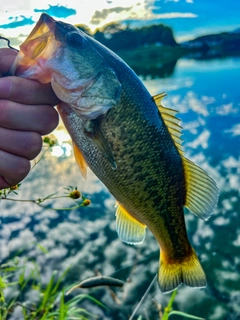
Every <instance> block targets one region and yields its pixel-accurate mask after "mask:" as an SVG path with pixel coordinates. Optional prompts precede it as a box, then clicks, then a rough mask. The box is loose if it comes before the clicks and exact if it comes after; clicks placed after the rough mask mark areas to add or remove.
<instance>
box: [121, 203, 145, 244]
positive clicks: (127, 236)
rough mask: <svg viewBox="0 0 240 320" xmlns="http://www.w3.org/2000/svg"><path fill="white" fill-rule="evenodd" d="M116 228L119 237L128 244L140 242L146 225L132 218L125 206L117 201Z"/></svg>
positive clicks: (143, 236)
mask: <svg viewBox="0 0 240 320" xmlns="http://www.w3.org/2000/svg"><path fill="white" fill-rule="evenodd" d="M116 229H117V233H118V236H119V238H120V239H121V240H122V241H124V242H127V243H129V244H140V243H142V242H143V240H144V238H145V233H146V226H145V225H144V224H142V223H140V222H139V221H137V220H136V219H135V218H133V217H132V216H131V215H130V214H129V213H128V212H127V210H126V209H125V208H123V207H122V206H121V205H120V204H119V203H117V211H116Z"/></svg>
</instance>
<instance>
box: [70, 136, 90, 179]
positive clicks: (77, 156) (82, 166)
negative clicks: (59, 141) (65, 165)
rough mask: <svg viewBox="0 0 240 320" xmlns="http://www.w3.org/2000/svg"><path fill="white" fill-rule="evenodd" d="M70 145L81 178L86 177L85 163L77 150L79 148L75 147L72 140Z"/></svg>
mask: <svg viewBox="0 0 240 320" xmlns="http://www.w3.org/2000/svg"><path fill="white" fill-rule="evenodd" d="M72 145H73V153H74V157H75V159H76V162H77V164H78V167H79V169H80V172H81V174H82V176H83V178H84V179H86V178H87V164H86V161H85V159H84V157H83V155H82V153H81V151H80V150H79V148H78V147H77V145H76V144H75V143H74V142H73V141H72Z"/></svg>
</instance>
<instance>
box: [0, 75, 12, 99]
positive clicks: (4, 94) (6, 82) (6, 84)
mask: <svg viewBox="0 0 240 320" xmlns="http://www.w3.org/2000/svg"><path fill="white" fill-rule="evenodd" d="M11 91H12V81H11V80H10V79H8V78H0V99H2V98H5V99H6V98H9V97H10V95H11Z"/></svg>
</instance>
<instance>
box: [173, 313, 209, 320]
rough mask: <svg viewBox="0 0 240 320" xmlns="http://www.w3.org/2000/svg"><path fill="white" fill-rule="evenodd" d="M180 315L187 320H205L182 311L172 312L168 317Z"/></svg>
mask: <svg viewBox="0 0 240 320" xmlns="http://www.w3.org/2000/svg"><path fill="white" fill-rule="evenodd" d="M174 314H175V315H178V316H182V317H185V318H189V319H195V320H205V319H204V318H200V317H196V316H193V315H191V314H188V313H185V312H181V311H171V312H170V313H169V315H168V317H170V316H171V315H174Z"/></svg>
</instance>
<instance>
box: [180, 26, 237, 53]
mask: <svg viewBox="0 0 240 320" xmlns="http://www.w3.org/2000/svg"><path fill="white" fill-rule="evenodd" d="M181 46H182V47H183V48H186V49H188V50H189V53H188V54H187V56H189V57H191V58H197V59H200V58H202V59H207V58H217V57H226V56H232V55H240V29H237V30H235V31H233V32H222V33H218V34H211V35H205V36H201V37H197V38H196V39H194V40H191V41H187V42H184V43H181Z"/></svg>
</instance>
